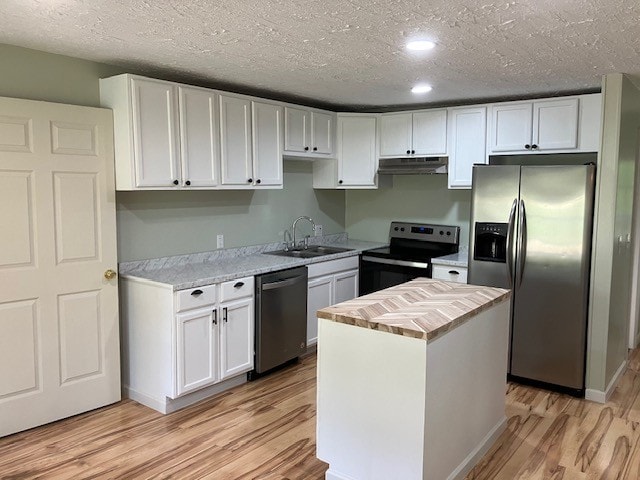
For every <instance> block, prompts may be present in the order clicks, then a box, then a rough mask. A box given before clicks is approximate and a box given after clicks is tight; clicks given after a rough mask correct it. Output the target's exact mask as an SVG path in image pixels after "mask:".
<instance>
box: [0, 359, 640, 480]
mask: <svg viewBox="0 0 640 480" xmlns="http://www.w3.org/2000/svg"><path fill="white" fill-rule="evenodd" d="M507 403H508V406H507V416H508V417H509V426H508V428H507V430H506V431H505V433H504V434H503V435H502V437H501V438H500V439H499V440H498V441H497V442H496V444H495V445H494V446H493V448H492V449H491V451H490V452H489V453H488V454H487V455H486V456H485V457H484V458H483V460H482V461H481V462H480V463H479V464H478V465H477V466H476V468H475V469H474V470H473V471H472V472H471V473H470V474H469V476H468V477H467V479H468V480H477V479H504V480H512V479H549V480H560V479H564V480H574V479H576V480H581V479H607V480H608V479H627V480H631V479H638V478H640V428H638V427H639V422H640V351H639V350H636V351H634V352H633V355H632V357H631V360H630V362H629V368H628V369H627V371H626V373H625V375H624V377H623V379H622V381H621V383H620V385H619V387H618V389H617V390H616V392H615V394H614V395H613V398H612V399H611V401H610V402H608V403H607V404H606V405H599V404H595V403H591V402H587V401H584V400H578V399H574V398H571V397H567V396H564V395H559V394H554V393H549V392H546V391H543V390H538V389H534V388H529V387H523V386H519V385H509V387H508V391H507ZM326 468H327V465H326V464H324V463H322V462H320V461H319V460H317V459H316V458H315V357H314V356H310V357H306V358H305V359H303V360H302V362H301V363H300V364H298V365H295V366H292V367H289V368H287V369H286V370H284V371H282V372H279V373H277V374H274V375H271V376H269V377H266V378H263V379H261V380H258V381H256V382H253V383H248V384H246V385H243V386H241V387H238V388H236V389H234V390H231V391H229V392H226V393H224V394H222V395H220V396H218V397H217V398H214V399H211V400H207V401H204V402H201V403H199V404H198V405H195V406H193V407H190V408H187V409H184V410H181V411H179V412H176V413H173V414H171V415H161V414H158V413H156V412H154V411H153V410H150V409H148V408H146V407H143V406H141V405H139V404H137V403H135V402H132V401H129V400H125V401H122V402H120V403H118V404H115V405H112V406H109V407H105V408H102V409H99V410H95V411H93V412H89V413H86V414H83V415H79V416H76V417H73V418H70V419H67V420H63V421H60V422H56V423H54V424H51V425H47V426H44V427H40V428H36V429H33V430H30V431H27V432H23V433H19V434H16V435H12V436H9V437H5V438H2V439H0V478H2V479H23V478H29V479H31V478H47V479H48V478H55V479H65V478H76V479H77V478H110V479H113V478H118V479H123V478H135V479H138V478H177V479H189V478H212V479H216V480H218V479H220V480H223V479H229V480H231V479H234V480H235V479H247V480H248V479H262V480H284V479H290V480H299V479H322V478H324V472H325V470H326ZM434 480H439V479H434Z"/></svg>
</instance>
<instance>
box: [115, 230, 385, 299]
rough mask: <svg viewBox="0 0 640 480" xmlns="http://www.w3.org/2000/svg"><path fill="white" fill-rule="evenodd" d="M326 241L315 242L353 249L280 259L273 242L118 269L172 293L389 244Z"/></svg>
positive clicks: (124, 265)
mask: <svg viewBox="0 0 640 480" xmlns="http://www.w3.org/2000/svg"><path fill="white" fill-rule="evenodd" d="M312 240H316V239H312ZM324 240H325V241H316V243H317V244H325V245H331V246H335V247H344V248H349V249H351V250H349V251H347V252H340V253H334V254H331V255H323V256H320V257H314V258H293V257H280V256H276V255H269V254H268V253H266V252H269V251H274V250H279V249H281V248H282V243H273V244H265V245H257V246H250V247H239V248H233V249H225V250H215V251H213V252H204V253H196V254H191V255H178V256H173V257H163V258H156V259H150V260H141V261H135V262H124V263H121V264H120V265H119V267H118V268H119V274H120V276H121V277H124V278H139V279H144V280H147V281H152V282H157V283H162V284H166V285H169V286H172V287H173V290H184V289H187V288H195V287H202V286H204V285H210V284H213V283H220V282H226V281H228V280H234V279H236V278H241V277H248V276H252V275H259V274H262V273H268V272H275V271H277V270H284V269H287V268H293V267H298V266H301V265H309V264H311V263H318V262H326V261H330V260H336V259H339V258H346V257H351V256H354V255H358V254H359V253H360V252H362V251H363V250H368V249H371V248H379V247H382V246H385V245H387V244H386V243H377V242H365V241H360V240H349V239H347V238H346V235H333V236H325V238H324ZM312 243H313V242H312Z"/></svg>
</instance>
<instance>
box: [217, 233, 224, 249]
mask: <svg viewBox="0 0 640 480" xmlns="http://www.w3.org/2000/svg"><path fill="white" fill-rule="evenodd" d="M216 248H224V235H218V236H217V237H216Z"/></svg>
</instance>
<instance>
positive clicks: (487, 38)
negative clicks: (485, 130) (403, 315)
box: [0, 0, 640, 109]
mask: <svg viewBox="0 0 640 480" xmlns="http://www.w3.org/2000/svg"><path fill="white" fill-rule="evenodd" d="M0 13H1V15H0V43H7V44H12V45H18V46H22V47H28V48H33V49H37V50H42V51H46V52H52V53H58V54H63V55H69V56H72V57H78V58H84V59H88V60H94V61H98V62H103V63H108V64H112V65H121V66H124V67H126V68H130V69H132V70H135V71H137V72H148V73H153V74H156V75H161V76H164V77H165V78H172V77H176V78H181V79H183V80H189V79H192V80H193V81H194V82H196V83H199V84H208V85H218V86H227V87H229V86H231V87H234V89H235V90H243V89H246V90H247V91H250V92H257V91H262V92H265V93H266V94H267V96H269V95H270V96H271V97H273V98H285V97H286V96H291V97H292V98H300V99H310V100H314V101H315V102H317V103H320V104H326V105H335V106H342V107H344V108H353V109H357V108H366V107H373V106H388V105H410V104H428V103H434V104H442V103H453V102H459V101H473V100H478V99H490V98H509V97H517V96H524V95H541V94H556V93H559V92H568V91H583V90H584V91H587V90H596V89H598V88H599V87H600V82H601V76H602V75H603V74H607V73H612V72H623V73H629V74H635V75H637V74H640V2H639V1H638V0H581V1H577V0H529V1H507V2H505V1H498V2H491V1H488V0H486V1H484V2H478V1H475V0H446V1H443V0H433V1H424V0H423V1H419V0H323V1H304V0H236V1H215V0H213V1H212V0H183V1H178V0H176V1H163V0H158V1H155V0H108V1H107V0H104V1H98V0H0ZM416 36H423V37H426V38H429V39H431V40H433V41H435V42H437V47H436V48H435V49H434V50H432V51H429V52H426V53H421V54H415V53H409V52H407V51H406V50H405V49H404V44H405V42H406V41H407V40H408V39H411V38H413V37H416ZM418 82H424V83H429V84H431V85H433V91H432V92H431V93H429V94H426V95H422V96H416V95H413V94H411V93H410V91H409V90H410V88H411V86H412V85H413V84H415V83H418Z"/></svg>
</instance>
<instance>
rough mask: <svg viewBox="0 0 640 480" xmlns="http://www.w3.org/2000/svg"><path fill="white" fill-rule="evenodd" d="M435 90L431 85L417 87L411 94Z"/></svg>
mask: <svg viewBox="0 0 640 480" xmlns="http://www.w3.org/2000/svg"><path fill="white" fill-rule="evenodd" d="M431 90H433V88H432V87H431V85H416V86H415V87H413V88H412V89H411V93H427V92H430V91H431Z"/></svg>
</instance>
